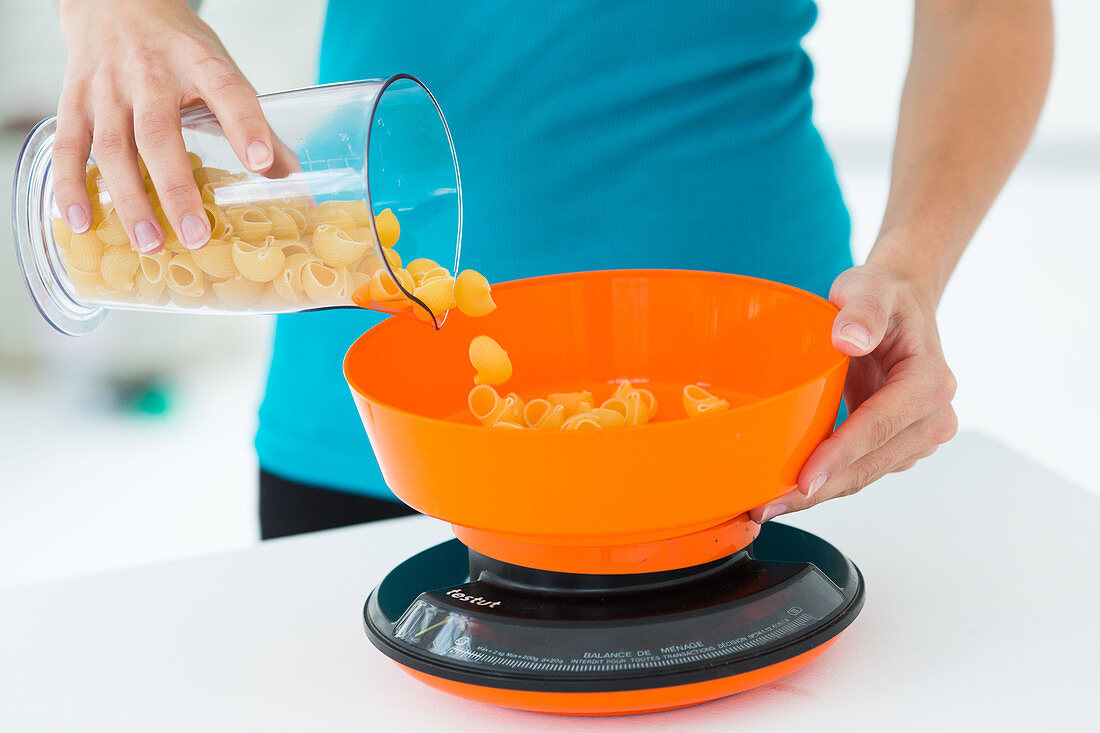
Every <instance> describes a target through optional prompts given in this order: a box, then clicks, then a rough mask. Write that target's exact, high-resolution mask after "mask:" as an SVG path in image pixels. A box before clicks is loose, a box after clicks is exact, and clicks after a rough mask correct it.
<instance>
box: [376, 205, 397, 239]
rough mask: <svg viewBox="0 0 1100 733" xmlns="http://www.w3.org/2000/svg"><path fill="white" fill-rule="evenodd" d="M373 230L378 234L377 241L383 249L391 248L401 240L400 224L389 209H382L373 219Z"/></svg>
mask: <svg viewBox="0 0 1100 733" xmlns="http://www.w3.org/2000/svg"><path fill="white" fill-rule="evenodd" d="M374 230H375V231H376V232H378V241H379V243H381V245H382V246H383V247H392V246H394V245H395V244H397V240H398V239H400V238H401V224H400V223H399V222H398V221H397V216H395V215H394V213H393V211H391V210H390V209H382V211H381V212H379V214H378V216H376V217H374Z"/></svg>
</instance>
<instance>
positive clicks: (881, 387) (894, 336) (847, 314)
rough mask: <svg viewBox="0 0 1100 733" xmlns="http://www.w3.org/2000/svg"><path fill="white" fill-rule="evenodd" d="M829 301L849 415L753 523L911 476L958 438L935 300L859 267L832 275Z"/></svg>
mask: <svg viewBox="0 0 1100 733" xmlns="http://www.w3.org/2000/svg"><path fill="white" fill-rule="evenodd" d="M829 300H831V301H832V302H833V304H835V305H836V306H837V307H839V308H840V313H839V314H838V315H837V317H836V320H835V321H834V322H833V345H834V346H836V348H837V349H839V350H840V351H842V352H844V353H845V354H848V355H849V356H851V357H853V358H852V362H851V366H850V367H849V369H848V379H847V382H846V383H845V385H844V397H845V401H846V402H847V405H848V409H849V411H850V415H849V417H848V419H847V420H845V421H844V423H843V424H842V425H841V426H840V427H839V428H837V430H836V431H835V432H834V433H833V434H832V435H830V436H829V437H828V438H826V439H825V440H824V441H823V442H822V443H821V445H819V446H818V447H817V449H816V450H814V452H813V453H812V454H811V455H810V457H809V459H807V461H806V463H805V465H804V466H803V467H802V471H801V473H800V474H799V476H798V485H797V487H796V488H795V490H794V491H791V492H789V493H788V494H786V495H785V496H781V497H779V498H778V499H775V500H774V501H772V502H770V503H768V504H765V505H764V506H760V507H757V508H756V509H753V510H752V512H751V513H750V516H751V517H752V518H753V520H755V521H757V522H761V523H762V522H766V521H768V520H769V519H774V518H775V517H777V516H779V515H780V514H785V513H787V512H794V511H799V510H801V509H806V508H808V507H811V506H813V505H815V504H818V503H820V502H822V501H825V500H826V499H834V498H836V497H838V496H848V495H850V494H854V493H856V492H857V491H859V490H860V489H862V488H863V487H864V486H867V485H868V484H871V483H873V482H874V481H876V480H878V479H879V478H881V477H882V476H884V475H885V474H887V473H890V472H893V471H904V470H906V469H908V468H911V467H912V466H913V465H914V464H915V463H916V462H917V461H918V460H920V459H921V458H925V457H927V456H930V455H932V453H934V452H935V450H936V448H937V447H938V446H939V445H940V444H942V443H946V442H947V441H948V440H950V439H951V438H952V437H954V435H955V432H956V431H957V430H958V418H956V417H955V411H954V410H953V409H952V408H951V400H952V398H953V397H954V396H955V377H954V375H953V374H952V373H951V370H950V369H948V367H947V362H946V361H945V360H944V357H943V349H942V348H941V346H940V337H939V332H938V330H937V328H936V312H935V310H936V309H935V298H934V296H932V295H930V294H928V293H926V292H925V291H924V289H922V288H919V287H917V286H916V285H915V284H914V283H913V282H912V281H909V280H906V279H904V278H902V277H899V276H897V275H895V274H893V273H891V272H890V271H888V270H887V269H885V268H882V267H879V266H877V265H872V264H866V265H861V266H859V267H853V268H852V269H850V270H846V271H845V272H843V273H841V274H840V276H839V277H838V278H837V279H836V281H835V282H834V283H833V287H832V291H831V292H830V293H829Z"/></svg>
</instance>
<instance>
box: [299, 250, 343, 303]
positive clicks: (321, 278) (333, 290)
mask: <svg viewBox="0 0 1100 733" xmlns="http://www.w3.org/2000/svg"><path fill="white" fill-rule="evenodd" d="M347 278H348V273H347V270H343V269H336V268H334V267H329V266H328V265H326V264H324V263H322V262H319V261H316V260H314V261H312V262H307V263H306V264H305V266H304V267H302V289H303V290H305V293H306V295H308V296H309V298H310V300H312V301H314V302H316V303H322V304H326V305H329V304H333V303H339V302H346V301H347Z"/></svg>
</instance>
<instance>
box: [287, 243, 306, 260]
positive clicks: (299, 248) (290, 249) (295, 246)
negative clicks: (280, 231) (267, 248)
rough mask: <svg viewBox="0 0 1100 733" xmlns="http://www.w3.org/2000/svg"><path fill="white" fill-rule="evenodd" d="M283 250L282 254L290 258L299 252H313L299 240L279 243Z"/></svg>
mask: <svg viewBox="0 0 1100 733" xmlns="http://www.w3.org/2000/svg"><path fill="white" fill-rule="evenodd" d="M280 246H281V247H282V250H283V256H284V257H286V258H287V259H290V257H291V256H292V255H299V254H313V253H312V252H311V251H310V249H309V247H307V246H305V245H304V244H302V243H301V242H286V243H285V244H281V245H280Z"/></svg>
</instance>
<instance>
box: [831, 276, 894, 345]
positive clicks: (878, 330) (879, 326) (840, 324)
mask: <svg viewBox="0 0 1100 733" xmlns="http://www.w3.org/2000/svg"><path fill="white" fill-rule="evenodd" d="M837 299H838V300H839V303H838V304H837V305H840V313H838V314H837V315H836V318H835V319H834V320H833V346H834V347H836V348H837V349H838V350H839V351H842V352H843V353H846V354H848V355H849V357H862V355H865V354H868V353H870V352H872V351H875V349H876V348H877V347H878V346H879V343H881V342H882V337H883V336H886V332H887V327H888V326H889V325H890V304H889V303H887V302H886V300H884V299H883V297H882V296H881V295H879V294H872V293H866V292H860V291H859V289H856V292H855V293H854V294H848V293H847V292H846V291H845V289H842V291H840V293H839V295H838V297H837Z"/></svg>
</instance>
